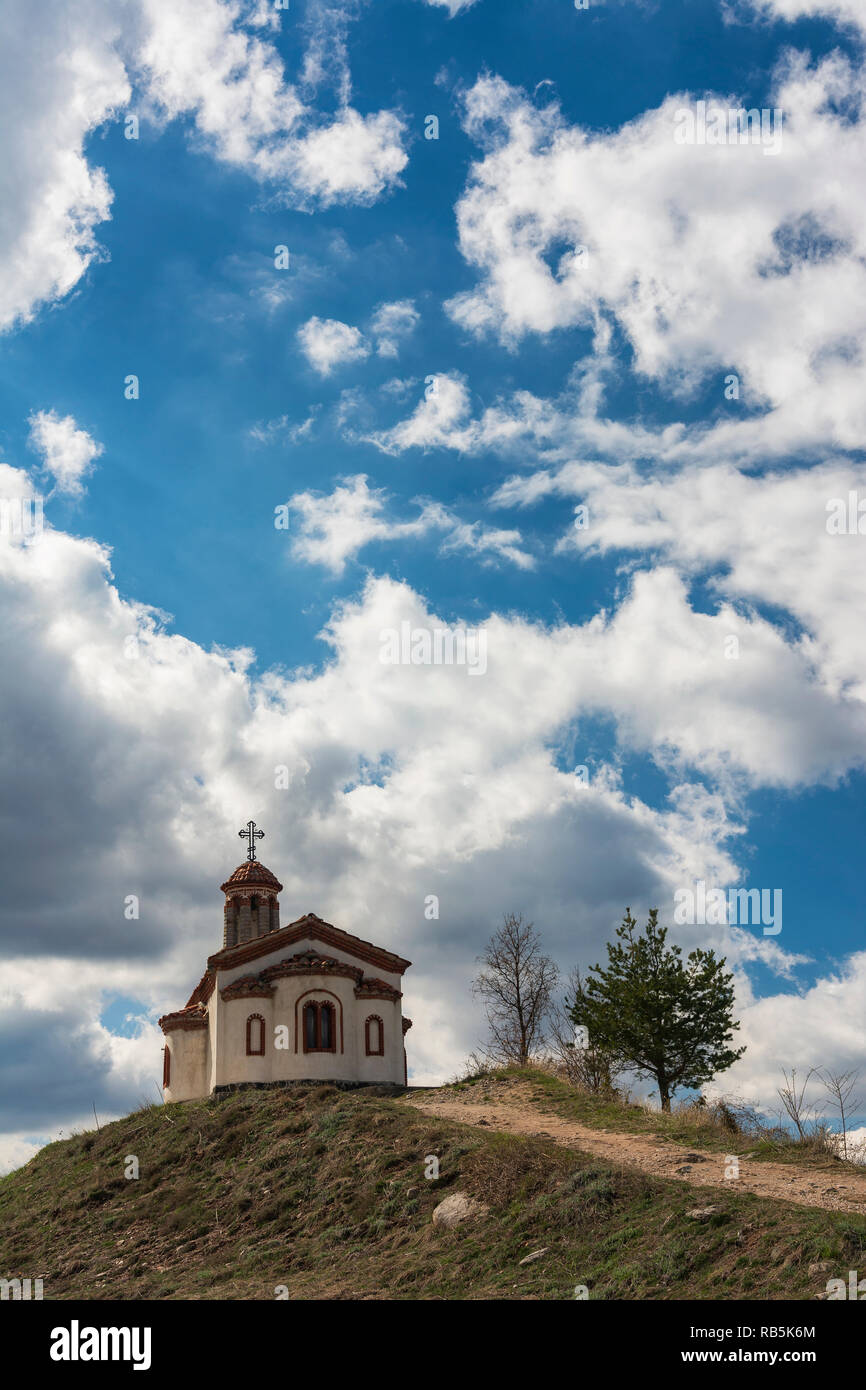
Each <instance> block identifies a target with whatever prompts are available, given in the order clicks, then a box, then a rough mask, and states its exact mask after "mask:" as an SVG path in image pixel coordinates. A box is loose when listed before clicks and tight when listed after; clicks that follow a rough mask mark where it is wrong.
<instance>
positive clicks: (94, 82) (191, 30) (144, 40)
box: [0, 0, 407, 331]
mask: <svg viewBox="0 0 866 1390" xmlns="http://www.w3.org/2000/svg"><path fill="white" fill-rule="evenodd" d="M41 16H42V20H41V23H40V24H39V25H34V23H33V15H32V8H31V6H29V5H28V4H25V3H23V0H12V3H10V4H7V5H5V6H4V10H3V16H2V18H0V124H2V126H3V129H4V131H5V141H4V158H3V162H2V169H0V272H2V273H0V331H2V330H4V329H9V328H11V327H14V325H15V324H17V323H20V322H27V321H28V320H29V319H31V318H32V317H33V315H34V313H36V312H37V310H38V309H39V308H40V307H41V306H43V305H46V304H52V303H54V302H56V301H58V300H60V299H62V298H64V297H65V296H66V295H68V294H69V293H70V291H72V290H73V289H74V288H75V286H76V285H78V284H79V283H80V281H81V279H82V277H83V276H84V274H85V272H86V271H87V269H88V267H89V266H91V265H92V264H93V263H94V262H95V261H97V260H98V259H99V258H100V257H101V256H102V255H103V254H104V253H103V252H102V251H101V249H100V247H99V243H98V241H97V229H98V227H99V224H100V223H102V222H105V221H106V219H107V218H108V217H109V215H110V209H111V204H112V196H113V195H112V191H111V189H110V187H109V183H108V179H107V177H106V175H105V172H104V170H102V169H101V168H99V167H98V166H97V165H95V164H93V163H92V162H91V160H90V159H88V157H87V156H86V155H85V153H84V147H85V142H86V140H87V138H88V136H90V135H91V134H92V132H93V131H94V130H96V129H98V128H99V127H100V126H103V125H104V124H105V122H107V121H109V120H113V119H117V118H119V117H120V116H121V115H123V113H124V111H126V110H128V109H129V108H130V105H131V103H133V102H134V106H135V112H136V114H137V115H138V116H140V117H143V118H144V119H145V120H147V121H148V122H149V124H150V128H151V130H153V129H154V127H155V125H158V124H159V123H165V122H168V121H171V120H177V119H187V120H189V121H190V122H191V123H192V126H193V128H194V130H195V132H196V136H197V139H198V143H199V145H200V146H201V148H203V149H205V150H207V151H208V152H209V153H210V154H211V155H212V156H213V157H214V158H216V159H218V160H220V161H221V162H223V163H226V164H229V165H232V166H234V167H236V168H239V169H242V170H243V171H244V172H245V173H247V174H248V175H249V176H250V177H252V178H254V179H256V180H258V181H260V182H261V183H263V184H265V185H267V186H268V187H269V189H270V191H271V192H272V194H273V195H274V196H275V197H277V198H280V199H282V200H283V201H285V202H288V203H294V204H298V205H300V206H325V207H327V206H331V205H333V204H336V203H343V204H345V203H348V204H361V205H366V204H369V203H372V202H374V201H375V200H376V199H377V198H379V197H381V196H382V195H383V194H384V193H386V192H388V191H389V190H390V189H392V188H393V187H395V186H396V185H397V184H398V183H399V178H400V174H401V172H402V170H403V169H404V168H405V166H406V163H407V155H406V152H405V149H404V143H405V135H406V126H405V121H404V119H403V117H402V116H401V115H400V114H399V113H398V112H393V111H372V112H368V113H366V114H362V113H361V112H360V111H358V110H357V109H356V108H355V107H353V106H352V105H351V104H350V100H349V92H350V84H349V82H348V77H347V69H346V68H345V65H344V63H342V62H340V63H338V64H337V68H336V72H335V73H333V74H331V75H332V76H333V77H334V80H335V81H336V84H337V91H338V99H339V104H338V106H337V109H336V111H333V112H325V113H323V112H320V111H318V110H317V109H316V106H315V104H314V103H313V102H312V101H310V100H308V99H307V96H308V95H309V94H308V93H307V91H306V88H305V89H304V92H302V91H301V90H300V89H299V87H298V86H297V85H296V84H295V83H293V82H291V81H289V80H288V79H287V77H286V74H285V72H284V68H283V63H282V59H281V58H280V55H279V52H278V50H277V48H276V46H275V44H274V43H273V35H272V32H271V31H272V29H273V27H274V21H275V20H278V16H277V14H276V12H275V11H273V10H270V12H269V14H268V15H267V16H266V22H264V23H263V22H262V15H261V8H260V6H258V5H256V4H252V3H246V2H245V0H130V2H129V3H128V4H125V5H120V6H118V5H116V4H113V3H109V0H84V2H83V3H81V4H77V5H75V6H74V7H72V8H70V7H69V6H68V5H64V4H61V3H60V0H47V3H46V5H45V6H43V8H42V11H41ZM317 32H318V31H317V29H316V27H315V25H313V26H312V27H311V29H310V32H309V33H308V41H309V47H310V50H311V51H312V50H314V49H315V48H316V45H317V44H319V46H320V47H321V45H320V41H319V39H318V38H317ZM328 72H330V69H328V71H327V72H323V73H322V74H320V76H322V77H325V76H327V75H328ZM307 76H308V77H309V73H308V74H307Z"/></svg>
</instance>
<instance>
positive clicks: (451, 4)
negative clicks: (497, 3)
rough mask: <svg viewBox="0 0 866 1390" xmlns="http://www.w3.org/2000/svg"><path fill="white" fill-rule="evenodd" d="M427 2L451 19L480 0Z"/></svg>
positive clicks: (431, 0) (436, 0)
mask: <svg viewBox="0 0 866 1390" xmlns="http://www.w3.org/2000/svg"><path fill="white" fill-rule="evenodd" d="M426 3H427V4H428V5H438V6H439V7H440V9H445V10H447V11H448V17H449V19H453V18H454V16H455V15H456V14H459V13H460V11H461V10H468V9H469V7H470V6H471V5H475V4H477V3H478V0H426ZM852 3H853V0H852Z"/></svg>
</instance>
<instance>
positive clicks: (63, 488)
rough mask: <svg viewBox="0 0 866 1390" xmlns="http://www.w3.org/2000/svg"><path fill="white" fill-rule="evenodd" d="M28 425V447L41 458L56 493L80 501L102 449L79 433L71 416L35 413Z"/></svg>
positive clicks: (85, 433)
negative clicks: (87, 479) (54, 484)
mask: <svg viewBox="0 0 866 1390" xmlns="http://www.w3.org/2000/svg"><path fill="white" fill-rule="evenodd" d="M28 424H29V425H30V437H29V441H28V442H29V444H30V447H31V449H33V451H34V452H35V453H38V454H40V455H41V456H42V466H43V467H44V468H45V469H46V470H47V471H48V472H49V473H50V474H51V475H52V476H53V478H54V480H55V482H56V484H57V490H58V492H65V493H68V494H69V495H70V496H72V497H80V496H81V494H82V493H83V492H84V480H85V478H86V477H87V476H88V474H89V473H90V472H91V471H92V469H93V463H94V460H95V459H97V458H99V456H100V454H101V453H102V451H103V450H102V445H101V444H98V443H97V442H96V440H95V439H91V437H90V435H89V434H88V433H87V431H86V430H82V429H79V428H78V426H77V425H76V423H75V420H74V419H73V417H72V416H71V415H64V416H62V417H61V416H60V415H58V414H57V412H56V411H54V410H39V411H36V412H35V413H34V414H33V415H31V416H30V419H29V420H28Z"/></svg>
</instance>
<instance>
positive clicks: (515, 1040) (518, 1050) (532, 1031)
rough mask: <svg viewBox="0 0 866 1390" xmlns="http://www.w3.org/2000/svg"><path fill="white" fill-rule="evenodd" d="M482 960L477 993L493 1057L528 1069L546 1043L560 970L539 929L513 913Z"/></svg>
mask: <svg viewBox="0 0 866 1390" xmlns="http://www.w3.org/2000/svg"><path fill="white" fill-rule="evenodd" d="M478 960H479V961H480V963H481V969H480V970H479V972H478V974H477V975H476V977H475V979H474V980H473V981H472V992H473V994H475V995H476V996H478V997H479V998H481V999H483V1001H484V1008H485V1011H486V1014H487V1023H488V1025H489V1028H490V1039H489V1042H488V1043H487V1049H486V1050H487V1054H488V1056H489V1057H490V1058H491V1060H493V1061H495V1062H498V1063H510V1062H516V1063H518V1065H520V1066H524V1065H525V1064H526V1062H528V1061H529V1058H530V1057H531V1056H532V1055H533V1053H535V1052H537V1051H538V1049H539V1048H541V1047H542V1046H543V1044H544V1041H545V1032H546V1025H547V1019H548V1014H549V1012H550V1005H551V999H552V996H553V991H554V989H555V988H556V983H557V980H558V979H559V971H558V969H557V967H556V965H555V964H554V962H553V961H552V960H551V959H550V957H549V956H546V955H544V953H543V951H542V947H541V937H540V936H539V935H538V932H537V931H536V930H535V927H534V926H533V924H532V923H531V922H524V921H523V917H522V915H520V914H518V915H515V914H514V913H513V912H510V913H508V914H507V915H506V916H505V918H504V919H503V923H502V926H501V927H500V928H499V930H498V931H496V932H494V933H493V935H492V936H491V938H490V940H489V941H488V943H487V947H486V949H485V951H484V953H483V955H481V956H479V957H478Z"/></svg>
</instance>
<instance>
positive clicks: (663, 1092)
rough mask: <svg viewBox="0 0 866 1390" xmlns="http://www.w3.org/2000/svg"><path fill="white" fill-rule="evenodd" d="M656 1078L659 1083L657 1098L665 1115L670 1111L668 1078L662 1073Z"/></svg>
mask: <svg viewBox="0 0 866 1390" xmlns="http://www.w3.org/2000/svg"><path fill="white" fill-rule="evenodd" d="M656 1080H657V1081H658V1083H659V1099H660V1100H661V1103H662V1111H663V1112H664V1114H665V1115H669V1114H670V1113H671V1093H670V1091H669V1090H668V1079H667V1077H666V1076H665V1075H664V1073H663V1074H662V1075H661V1076H659V1077H657V1078H656Z"/></svg>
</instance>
